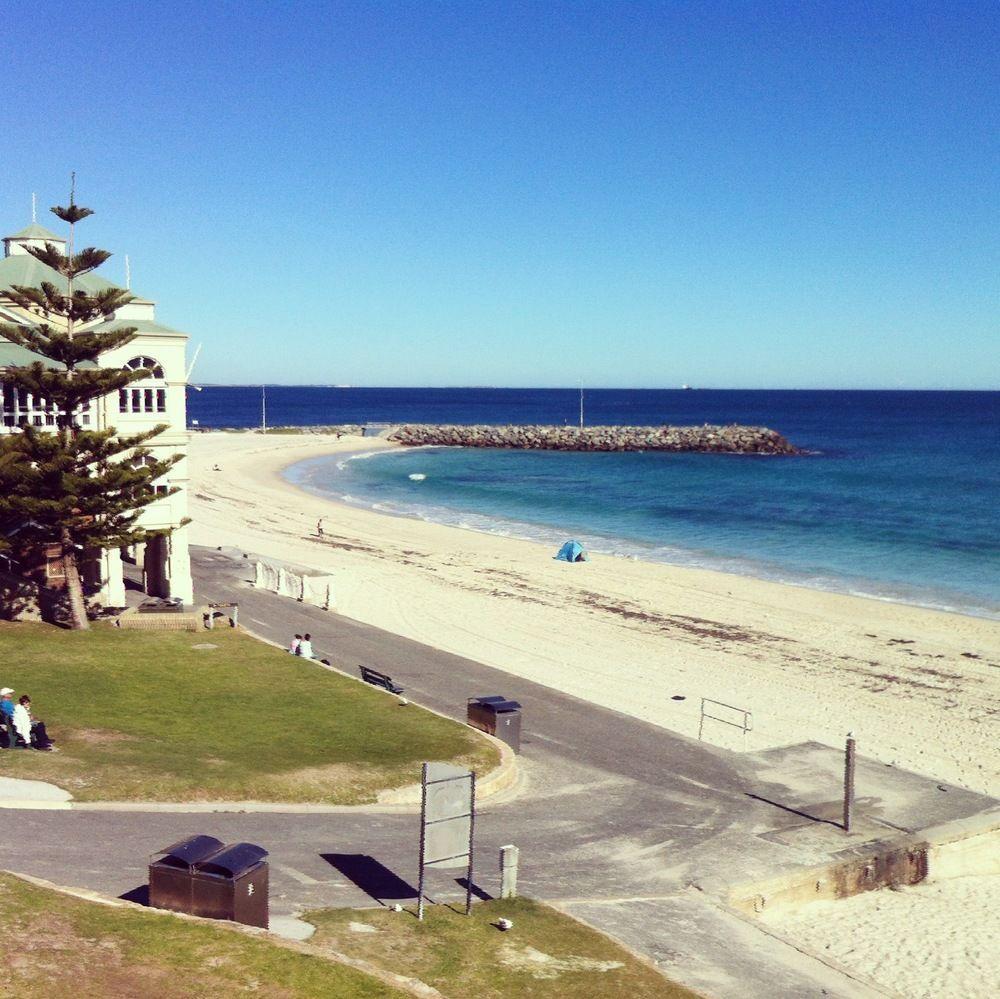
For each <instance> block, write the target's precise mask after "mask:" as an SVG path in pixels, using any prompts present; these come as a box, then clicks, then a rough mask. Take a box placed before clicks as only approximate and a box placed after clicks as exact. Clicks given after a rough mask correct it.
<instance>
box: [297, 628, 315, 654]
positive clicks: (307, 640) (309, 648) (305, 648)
mask: <svg viewBox="0 0 1000 999" xmlns="http://www.w3.org/2000/svg"><path fill="white" fill-rule="evenodd" d="M299 655H300V656H302V658H303V659H312V658H313V643H312V635H309V634H305V635H303V636H302V641H301V642H299Z"/></svg>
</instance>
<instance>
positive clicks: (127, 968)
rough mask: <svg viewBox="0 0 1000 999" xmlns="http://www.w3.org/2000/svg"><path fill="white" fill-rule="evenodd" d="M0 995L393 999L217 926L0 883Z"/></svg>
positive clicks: (376, 986) (371, 983) (357, 978)
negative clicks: (0, 954) (0, 947)
mask: <svg viewBox="0 0 1000 999" xmlns="http://www.w3.org/2000/svg"><path fill="white" fill-rule="evenodd" d="M0 940H3V955H4V957H3V983H2V984H0V994H4V995H8V994H9V995H12V996H18V997H19V999H36V997H37V999H49V997H51V996H72V995H75V996H89V997H94V999H148V997H149V996H154V995H155V996H156V997H157V999H191V997H205V999H208V997H216V996H220V997H223V996H245V995H247V994H252V995H254V996H262V997H266V999H279V997H280V999H311V997H315V999H320V997H323V999H327V997H329V999H390V997H391V999H398V997H401V996H404V995H405V994H406V993H403V992H399V991H397V990H396V989H394V988H392V987H390V986H388V985H386V984H384V983H382V982H380V981H379V980H378V979H376V978H373V977H371V976H370V975H366V974H363V973H362V972H360V971H355V970H354V969H353V968H349V967H346V966H345V965H342V964H336V963H334V962H332V961H331V960H329V959H328V958H326V957H323V956H318V955H315V954H304V953H300V952H298V951H297V950H293V949H290V948H287V947H283V946H281V945H280V944H276V943H273V942H271V941H270V940H267V939H260V938H257V937H251V936H247V935H246V934H243V933H240V932H237V931H234V930H232V929H229V928H227V927H226V926H224V925H219V926H215V925H211V924H206V923H197V922H191V921H188V920H182V919H177V918H176V917H174V916H167V915H161V914H158V913H155V912H141V911H138V910H136V909H133V908H111V907H108V906H104V905H99V904H96V903H94V902H85V901H82V900H81V899H77V898H72V897H69V896H67V895H63V894H62V893H60V892H56V891H52V890H50V889H46V888H39V887H36V886H35V885H31V884H28V883H26V882H24V881H21V880H20V879H19V878H14V877H10V876H9V875H0Z"/></svg>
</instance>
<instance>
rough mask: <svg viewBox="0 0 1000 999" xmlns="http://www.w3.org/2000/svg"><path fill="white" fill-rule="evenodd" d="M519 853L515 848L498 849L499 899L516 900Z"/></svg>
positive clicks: (504, 847) (503, 847)
mask: <svg viewBox="0 0 1000 999" xmlns="http://www.w3.org/2000/svg"><path fill="white" fill-rule="evenodd" d="M520 852H521V851H520V850H518V848H517V847H516V846H502V847H500V897H501V898H517V862H518V859H519V856H520Z"/></svg>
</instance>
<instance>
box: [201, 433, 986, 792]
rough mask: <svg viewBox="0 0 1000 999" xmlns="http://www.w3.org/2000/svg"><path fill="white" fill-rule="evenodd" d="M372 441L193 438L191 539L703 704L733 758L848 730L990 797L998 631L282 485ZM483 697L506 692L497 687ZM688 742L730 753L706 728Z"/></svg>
mask: <svg viewBox="0 0 1000 999" xmlns="http://www.w3.org/2000/svg"><path fill="white" fill-rule="evenodd" d="M386 446H388V445H386V444H384V443H383V442H381V441H377V440H375V441H373V440H362V439H360V438H343V439H341V440H339V441H338V440H335V439H334V438H333V437H324V436H319V435H302V436H297V435H281V436H277V435H276V436H268V437H262V436H260V435H257V434H248V433H239V434H232V433H208V434H195V435H194V439H193V441H192V446H191V453H190V454H191V457H190V465H191V490H190V491H191V515H192V517H193V521H194V522H193V524H192V525H191V528H190V530H191V540H192V542H193V543H195V544H200V545H209V546H217V545H232V546H235V547H239V548H242V549H243V550H244V551H247V552H252V553H255V554H258V555H261V556H263V557H265V558H268V557H270V558H274V559H281V560H285V561H287V562H292V563H297V564H299V565H303V566H309V567H313V568H315V570H316V571H317V572H318V573H324V574H329V575H332V576H333V577H334V580H335V589H336V604H337V610H338V611H339V612H340V613H341V614H345V615H348V616H350V617H352V618H356V619H358V620H360V621H364V622H367V623H369V624H372V625H375V626H377V627H379V628H384V629H386V630H389V631H392V632H396V633H398V634H401V635H405V636H407V637H409V638H413V639H416V640H418V641H420V642H424V643H426V644H428V645H432V646H435V647H437V648H440V649H444V650H447V651H449V652H453V653H457V654H459V655H463V656H468V657H470V658H473V659H476V660H479V661H481V662H484V663H487V664H489V665H491V666H494V667H497V668H498V669H502V670H505V671H507V672H508V673H510V674H512V677H517V676H523V677H527V678H530V679H531V680H533V681H536V682H538V683H542V684H547V685H548V686H551V687H554V688H557V689H559V690H562V691H566V692H568V693H571V694H574V695H576V696H578V697H581V698H585V699H587V700H590V701H593V702H596V703H598V704H603V705H606V706H608V707H611V708H614V709H617V710H619V711H622V712H625V713H627V714H630V715H634V716H636V717H639V718H643V719H646V720H649V721H652V722H655V723H657V724H661V725H664V726H666V727H669V728H670V729H672V730H674V731H677V732H681V733H683V734H685V735H691V736H694V735H697V732H698V719H699V705H700V698H701V697H711V698H714V699H716V700H719V701H723V702H725V703H727V704H732V705H737V706H739V707H742V708H746V709H748V710H750V711H752V712H753V719H754V730H753V732H752V733H751V734H750V736H749V740H748V744H747V748H748V749H749V750H758V749H763V748H768V747H772V746H778V745H786V744H790V743H797V742H802V741H807V740H817V741H820V742H824V743H827V744H829V745H835V746H837V745H842V744H843V740H844V736H845V734H846V733H847V732H848V731H849V730H853V731H854V733H855V734H856V737H857V739H858V749H859V752H860V753H862V754H863V755H864V756H867V757H872V758H875V759H878V760H881V761H882V762H884V763H893V764H896V765H899V766H902V767H906V768H908V769H912V770H915V771H918V772H920V773H925V774H930V775H933V776H934V777H936V778H938V779H939V780H944V781H949V782H954V783H957V784H961V785H964V786H966V787H969V788H971V789H973V790H976V791H981V792H987V793H993V794H996V793H997V792H1000V738H998V736H1000V623H998V622H996V621H989V620H984V619H979V618H973V617H966V616H962V615H958V614H946V613H940V612H936V611H931V610H925V609H921V608H916V607H910V606H906V605H902V604H893V603H888V602H882V601H877V600H871V599H864V598H860V597H851V596H842V595H837V594H831V593H825V592H822V591H818V590H809V589H806V588H803V587H796V586H788V585H784V584H778V583H772V582H766V581H762V580H755V579H750V578H745V577H742V576H735V575H729V574H725V573H719V572H712V571H702V570H696V569H690V568H680V567H672V566H667V565H661V564H654V563H643V562H639V561H634V560H631V559H624V558H615V557H612V556H602V555H594V556H593V557H592V559H591V561H590V562H586V563H578V564H569V563H565V562H557V561H555V560H553V558H552V555H553V554H554V552H553V551H551V550H550V548H549V547H548V546H543V545H540V544H538V543H535V542H529V541H520V540H515V539H510V538H504V537H498V536H494V535H489V534H481V533H476V532H473V531H466V530H462V529H460V528H456V527H444V526H439V525H435V524H428V523H424V522H421V521H418V520H411V519H406V518H400V517H390V516H386V515H383V514H378V513H375V512H372V511H368V510H363V509H358V508H355V507H351V506H349V505H346V504H341V503H336V502H334V501H332V500H326V499H323V498H320V497H317V496H314V495H312V494H310V493H307V492H305V491H303V490H300V489H298V488H296V487H295V486H293V485H291V484H290V483H288V482H287V481H285V479H284V478H283V477H282V475H281V470H282V469H283V468H285V467H286V466H288V465H291V464H293V463H295V462H298V461H301V460H304V459H307V458H312V457H317V456H320V455H323V454H332V453H335V452H338V451H339V452H347V451H358V450H374V449H376V448H380V447H386ZM216 464H218V465H219V466H220V467H221V471H213V466H214V465H216ZM321 516H322V517H324V518H325V525H324V526H325V536H324V537H323V538H322V539H321V538H319V537H317V535H316V522H317V519H318V518H319V517H321ZM490 693H493V691H490ZM496 693H503V694H506V695H508V696H516V694H517V682H516V680H515V679H513V678H512V680H511V683H510V685H509V688H508V689H506V690H502V691H496ZM678 695H679V696H683V697H684V698H685V699H684V700H681V701H675V700H673V699H672V698H673V697H674V696H678ZM705 736H706V738H707V739H710V740H711V741H714V742H716V743H717V744H719V745H724V746H728V747H730V748H740V746H741V742H740V741H739V735H738V733H732V732H731V731H730V730H727V729H726V728H725V727H724V726H721V725H709V726H708V727H707V728H706V732H705Z"/></svg>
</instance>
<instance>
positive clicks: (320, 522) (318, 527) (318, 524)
mask: <svg viewBox="0 0 1000 999" xmlns="http://www.w3.org/2000/svg"><path fill="white" fill-rule="evenodd" d="M316 533H317V534H318V535H319V536H320V537H323V518H322V517H320V518H319V520H317V521H316Z"/></svg>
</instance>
